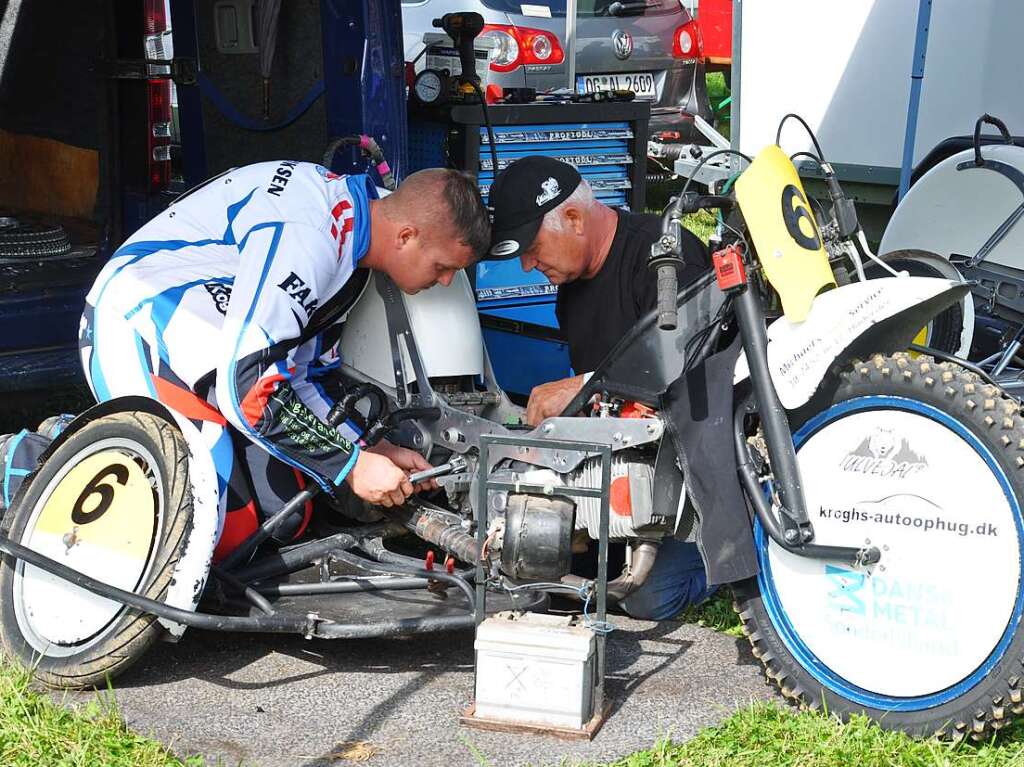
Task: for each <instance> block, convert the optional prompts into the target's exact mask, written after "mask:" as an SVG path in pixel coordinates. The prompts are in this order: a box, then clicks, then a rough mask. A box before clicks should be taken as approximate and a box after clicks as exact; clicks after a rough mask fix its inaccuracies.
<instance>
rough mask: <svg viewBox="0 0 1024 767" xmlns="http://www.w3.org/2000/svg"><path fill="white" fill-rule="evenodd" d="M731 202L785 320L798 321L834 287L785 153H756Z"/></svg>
mask: <svg viewBox="0 0 1024 767" xmlns="http://www.w3.org/2000/svg"><path fill="white" fill-rule="evenodd" d="M736 199H737V200H738V201H739V204H740V210H741V211H742V212H743V218H744V219H745V220H746V222H747V228H748V229H749V230H750V236H751V238H752V239H753V241H754V243H753V244H754V248H755V249H756V250H757V255H758V258H759V259H760V261H761V266H763V267H764V272H765V276H766V277H767V278H768V282H770V283H771V285H772V287H774V288H775V289H776V290H777V291H778V292H779V296H780V297H781V298H782V309H783V311H784V312H785V314H786V317H787V318H788V319H790V320H791V321H793V322H802V321H803V320H804V319H805V318H806V317H807V313H808V312H809V311H810V310H811V304H812V303H813V302H814V297H815V296H817V295H818V293H820V292H821V290H822V288H825V287H827V286H829V285H831V286H835V284H836V283H835V276H834V275H833V274H832V268H831V267H830V266H829V264H828V256H827V255H826V253H825V248H824V247H823V245H822V242H821V232H819V231H818V225H817V223H816V222H815V220H814V216H813V214H812V213H811V210H810V207H809V206H808V202H807V194H806V193H805V192H804V188H803V185H802V184H801V183H800V176H799V175H797V172H796V168H794V167H793V163H791V162H790V161H789V158H788V157H787V156H786V154H785V152H783V151H782V150H781V149H780V148H779V147H777V146H770V147H767V148H766V149H764V150H762V151H761V153H760V154H758V156H757V157H756V158H755V159H754V162H753V164H751V166H750V167H749V168H747V169H746V170H745V171H744V172H743V175H742V176H740V178H739V180H738V181H737V182H736Z"/></svg>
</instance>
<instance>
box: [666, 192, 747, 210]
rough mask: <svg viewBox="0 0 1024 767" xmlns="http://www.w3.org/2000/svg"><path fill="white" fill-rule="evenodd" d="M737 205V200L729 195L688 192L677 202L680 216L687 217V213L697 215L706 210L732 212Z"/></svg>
mask: <svg viewBox="0 0 1024 767" xmlns="http://www.w3.org/2000/svg"><path fill="white" fill-rule="evenodd" d="M735 204H736V199H735V198H734V197H730V196H727V195H721V194H697V193H696V192H687V193H686V194H684V195H683V196H682V197H680V198H679V200H677V201H676V208H677V209H678V211H679V213H680V214H683V215H685V214H687V213H696V212H697V211H698V210H704V209H706V208H721V209H722V210H731V209H732V207H733V206H734V205H735Z"/></svg>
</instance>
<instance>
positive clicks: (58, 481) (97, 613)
mask: <svg viewBox="0 0 1024 767" xmlns="http://www.w3.org/2000/svg"><path fill="white" fill-rule="evenodd" d="M162 487H163V483H162V477H161V474H160V469H159V466H158V464H157V462H156V461H155V459H154V457H153V456H152V455H151V454H150V452H149V451H148V450H146V449H145V448H143V447H142V446H141V445H139V444H137V443H136V442H134V441H133V440H127V439H116V438H114V439H105V440H100V441H98V442H96V443H94V444H92V445H90V446H89V447H88V448H86V449H84V450H82V451H80V452H79V453H77V454H76V455H74V456H73V457H72V458H71V459H70V460H68V461H67V463H66V464H65V465H64V466H63V467H62V468H61V470H60V471H59V472H57V474H56V475H55V476H54V477H53V478H52V479H51V480H50V481H49V482H48V483H47V486H46V488H45V489H44V490H43V492H42V494H41V495H40V496H39V500H38V501H37V503H36V504H35V506H34V507H33V509H32V513H31V515H30V517H29V520H28V523H27V525H26V527H25V531H24V533H23V536H22V540H21V543H22V545H24V546H27V547H28V548H30V549H32V550H33V551H36V552H38V553H40V554H42V555H44V556H47V557H49V558H51V559H54V560H56V561H58V562H60V563H61V564H64V565H66V566H68V567H71V568H72V569H75V570H78V571H80V572H82V573H85V574H86V575H89V576H91V577H93V578H95V579H97V580H99V581H101V582H103V583H107V584H110V585H112V586H116V587H118V588H121V589H124V590H126V591H137V589H138V588H139V587H140V586H141V585H142V583H143V582H144V580H145V577H146V575H147V574H148V572H149V569H150V566H151V564H152V559H153V553H154V551H155V550H156V549H157V547H158V546H159V541H160V535H161V533H162V529H161V528H162V525H161V515H160V509H161V507H162V503H163V490H162ZM14 609H15V616H16V617H17V620H18V625H19V628H20V629H21V632H22V634H23V636H24V637H25V639H26V641H28V643H29V644H30V645H31V646H32V647H33V648H34V649H36V650H37V651H39V652H40V653H44V654H46V655H48V656H51V657H53V656H57V657H60V656H66V655H72V654H75V653H78V652H80V651H81V650H83V649H84V648H86V647H88V646H89V645H91V644H93V643H95V642H97V641H100V640H101V639H102V637H103V634H104V629H106V628H108V627H109V626H110V625H111V624H112V623H113V622H114V620H115V619H116V617H117V616H118V614H120V612H121V611H122V610H123V609H124V605H122V604H121V603H119V602H115V601H112V600H109V599H106V598H104V597H100V596H97V595H95V594H93V593H91V592H89V591H85V590H84V589H81V588H78V587H77V586H73V585H72V584H70V583H68V582H67V581H65V580H63V579H61V578H58V577H56V576H53V575H50V574H49V573H47V572H44V571H43V570H40V569H38V568H36V567H33V566H31V565H26V564H24V563H22V562H19V563H18V565H17V569H16V571H15V579H14Z"/></svg>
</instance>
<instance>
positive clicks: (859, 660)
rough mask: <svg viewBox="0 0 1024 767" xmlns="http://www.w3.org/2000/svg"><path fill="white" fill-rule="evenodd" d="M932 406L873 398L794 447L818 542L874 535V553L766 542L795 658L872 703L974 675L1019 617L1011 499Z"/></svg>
mask: <svg viewBox="0 0 1024 767" xmlns="http://www.w3.org/2000/svg"><path fill="white" fill-rule="evenodd" d="M863 400H865V401H866V400H876V401H881V400H888V401H890V402H892V401H895V402H899V400H896V398H883V397H865V398H863ZM852 402H853V403H856V402H858V401H857V400H853V401H852ZM904 402H910V401H909V400H906V401H904ZM844 404H846V405H848V404H850V403H844ZM842 407H843V406H837V407H836V408H833V409H832V411H829V412H830V413H831V412H833V411H838V410H841V408H842ZM932 410H934V409H933V408H928V407H927V406H924V405H921V404H919V403H911V405H908V406H900V405H896V408H895V409H883V408H882V407H878V406H871V407H867V408H862V409H857V408H851V409H849V410H848V411H846V412H845V414H844V413H842V412H839V413H836V414H834V415H832V416H830V417H829V418H828V419H827V420H825V421H824V424H823V425H818V426H817V427H815V425H814V423H813V422H812V424H810V425H809V427H810V428H811V429H813V428H817V430H816V431H811V433H810V436H809V437H806V439H805V441H803V442H802V443H801V444H800V447H799V450H798V460H799V464H800V473H801V477H802V479H803V483H804V491H805V494H806V498H807V508H808V513H809V514H810V518H811V522H812V524H813V525H814V531H815V543H819V544H831V545H842V546H855V547H860V546H867V545H874V546H878V547H879V548H880V549H881V550H882V560H881V562H880V563H879V564H878V565H875V566H871V567H867V568H863V567H862V568H854V567H853V566H849V565H845V564H840V563H838V562H831V563H830V562H825V561H821V560H813V559H807V558H804V557H798V556H795V555H792V554H789V553H788V552H786V551H784V550H783V549H781V548H780V547H778V546H777V545H775V544H774V543H771V544H769V549H768V556H767V564H768V565H769V567H768V570H769V571H770V572H769V573H768V574H766V575H762V584H763V587H762V596H763V599H764V603H765V606H766V608H767V609H768V611H769V614H770V615H771V617H772V621H773V623H775V624H776V626H777V627H778V628H779V629H780V634H781V635H782V636H783V639H784V641H785V642H786V644H787V646H788V647H789V649H790V650H791V651H792V652H793V653H794V655H795V656H796V657H797V658H798V659H799V660H800V661H801V663H802V665H804V666H805V667H806V668H807V669H808V670H809V671H810V672H811V673H812V674H814V675H815V676H816V677H818V678H819V679H820V680H822V681H823V682H825V683H826V684H827V685H828V686H830V687H832V688H833V689H836V688H839V689H841V690H842V691H844V692H845V694H846V695H847V696H848V697H851V698H854V699H857V700H862V699H861V698H860V697H859V696H860V694H861V693H866V694H867V695H868V696H875V697H874V698H872V699H870V700H862V702H866V703H870V704H872V705H880V704H879V702H878V700H877V697H878V696H882V697H885V698H921V697H922V696H938V697H941V696H942V695H944V694H946V693H943V691H945V690H947V689H948V688H952V687H954V686H955V685H958V684H961V683H962V684H965V685H970V686H973V684H974V683H976V678H980V676H983V675H984V671H985V670H984V668H983V667H984V665H985V664H986V662H988V661H990V660H991V658H992V656H993V654H994V651H995V650H997V649H998V648H999V646H1000V644H1001V642H1003V641H1004V638H1005V637H1006V636H1007V627H1008V624H1010V623H1011V621H1016V620H1018V619H1019V612H1020V598H1019V591H1020V578H1021V534H1020V529H1019V527H1018V512H1017V511H1016V501H1012V500H1011V497H1012V496H1011V497H1008V493H1009V492H1011V491H1010V489H1009V485H1008V484H1004V483H1005V477H1004V476H1003V474H1002V470H1001V469H1000V468H999V467H998V465H997V464H996V463H995V461H994V459H992V457H991V455H990V454H989V452H988V451H987V449H986V448H985V447H984V446H983V445H982V444H981V443H980V442H977V440H976V439H974V438H973V437H972V436H971V437H967V436H965V435H967V434H969V433H967V432H966V430H964V427H963V426H962V425H960V424H959V423H958V422H956V421H954V420H953V419H951V418H949V417H948V416H944V414H941V413H939V411H937V410H934V412H933V413H932V412H930V411H932ZM936 414H938V415H936ZM957 430H961V431H963V432H964V435H962V434H961V433H958V431H957ZM969 440H971V441H969ZM972 441H973V442H974V443H975V444H974V445H972ZM764 584H767V588H765V587H764ZM972 679H974V681H972ZM929 705H933V704H931V703H930V704H929Z"/></svg>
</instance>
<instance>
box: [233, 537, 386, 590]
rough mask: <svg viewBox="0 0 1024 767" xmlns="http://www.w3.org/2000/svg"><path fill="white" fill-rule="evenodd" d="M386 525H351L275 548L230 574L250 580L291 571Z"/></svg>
mask: <svg viewBox="0 0 1024 767" xmlns="http://www.w3.org/2000/svg"><path fill="white" fill-rule="evenodd" d="M385 526H386V525H371V526H367V527H361V528H353V530H352V531H351V532H345V533H335V534H334V535H330V536H328V537H326V538H321V539H320V540H317V541H310V542H309V543H303V544H300V545H298V546H294V547H292V548H289V549H285V550H283V551H278V552H276V553H275V554H272V555H270V556H268V557H265V558H263V559H261V560H259V561H258V562H254V563H253V564H251V565H249V566H248V567H246V568H243V569H241V570H237V571H235V572H234V573H232V575H234V577H236V578H238V580H240V581H244V582H246V583H251V582H252V581H258V580H265V579H267V578H273V577H276V576H278V575H284V574H286V573H292V572H295V571H296V570H301V569H302V568H304V567H306V566H307V565H309V564H311V563H312V562H313V561H314V560H316V559H318V558H320V557H322V556H325V555H327V554H329V553H331V552H332V551H340V550H345V549H351V548H354V547H355V546H356V545H357V544H358V543H359V538H361V537H366V536H371V535H380V533H381V531H382V530H383V529H384V527H385ZM222 567H223V565H222Z"/></svg>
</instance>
